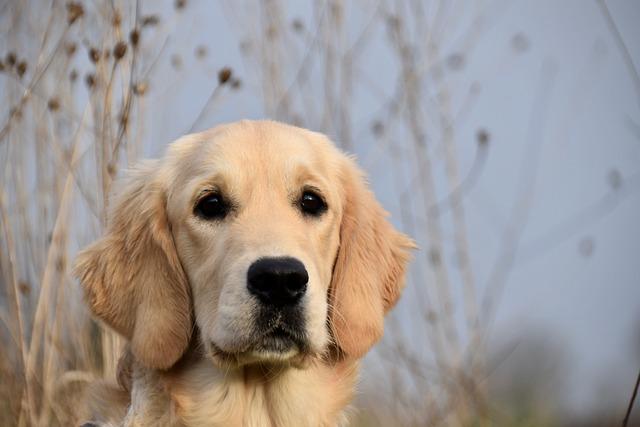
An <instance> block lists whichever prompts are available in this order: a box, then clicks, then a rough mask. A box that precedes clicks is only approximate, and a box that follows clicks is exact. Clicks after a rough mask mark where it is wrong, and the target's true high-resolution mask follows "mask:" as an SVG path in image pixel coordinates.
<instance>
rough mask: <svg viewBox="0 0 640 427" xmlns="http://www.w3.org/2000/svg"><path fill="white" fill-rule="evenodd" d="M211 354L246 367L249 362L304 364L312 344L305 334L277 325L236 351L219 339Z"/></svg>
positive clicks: (212, 344) (223, 360)
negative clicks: (223, 346)
mask: <svg viewBox="0 0 640 427" xmlns="http://www.w3.org/2000/svg"><path fill="white" fill-rule="evenodd" d="M209 344H210V351H209V353H210V355H211V356H212V358H213V359H214V360H216V361H218V362H222V364H224V365H232V366H242V365H248V364H253V363H256V364H290V365H293V366H301V365H303V364H304V361H305V360H306V359H308V358H309V357H310V352H309V346H308V344H307V340H306V338H305V337H304V335H303V334H301V333H299V332H297V331H295V330H293V329H291V328H289V327H287V326H286V325H277V326H275V327H272V328H270V329H268V330H266V331H264V332H262V333H260V334H255V337H254V338H253V339H251V340H249V341H248V343H247V344H246V345H244V346H243V347H242V348H239V349H237V350H234V351H227V350H224V349H222V348H220V346H218V345H217V344H216V343H215V342H213V341H212V342H210V343H209Z"/></svg>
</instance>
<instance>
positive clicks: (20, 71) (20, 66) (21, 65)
mask: <svg viewBox="0 0 640 427" xmlns="http://www.w3.org/2000/svg"><path fill="white" fill-rule="evenodd" d="M26 72H27V63H26V62H25V61H20V62H19V63H18V66H17V67H16V73H18V77H22V76H24V73H26Z"/></svg>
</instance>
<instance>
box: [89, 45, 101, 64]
mask: <svg viewBox="0 0 640 427" xmlns="http://www.w3.org/2000/svg"><path fill="white" fill-rule="evenodd" d="M89 59H90V60H91V62H93V63H94V64H95V63H96V62H98V61H99V60H100V51H99V50H98V49H96V48H95V47H92V48H91V49H89Z"/></svg>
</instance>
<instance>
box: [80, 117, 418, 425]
mask: <svg viewBox="0 0 640 427" xmlns="http://www.w3.org/2000/svg"><path fill="white" fill-rule="evenodd" d="M112 210H113V211H112V216H111V218H110V224H109V226H108V229H107V232H106V235H105V236H104V237H103V238H102V239H101V240H99V241H97V242H96V243H94V244H93V245H91V246H90V247H88V248H87V249H85V250H84V251H82V252H81V253H80V255H79V256H78V259H77V263H76V267H75V272H76V275H77V276H78V277H79V278H80V280H81V282H82V285H83V288H84V290H85V294H86V301H87V303H88V304H89V307H90V308H91V311H92V312H93V313H94V314H95V316H97V317H98V318H99V319H100V320H102V321H103V322H104V323H106V324H107V325H108V326H110V327H111V328H113V329H114V330H115V331H117V332H118V333H120V334H121V335H123V336H124V337H126V338H127V339H128V341H129V347H128V350H127V354H126V355H125V363H124V365H125V368H124V369H123V372H125V374H124V376H125V377H127V379H126V380H125V381H124V382H126V383H129V382H130V403H129V405H128V407H127V408H122V409H121V413H122V414H124V419H120V420H117V419H113V418H111V419H109V417H108V416H105V415H101V414H99V412H102V410H103V409H106V410H107V411H106V412H108V413H119V411H120V410H119V409H118V408H108V406H109V405H110V403H108V402H110V400H108V399H103V400H102V401H101V402H103V403H102V405H100V404H97V405H96V404H94V405H93V408H94V409H93V412H94V413H93V414H91V417H93V421H94V422H96V423H98V424H99V423H101V422H102V423H111V424H115V425H125V426H156V425H166V426H247V427H248V426H273V427H275V426H335V425H344V424H345V423H346V421H345V420H346V415H345V408H346V407H347V405H348V404H349V401H350V399H351V397H352V394H353V389H354V385H355V382H356V377H357V370H358V369H357V368H358V361H359V360H360V358H362V356H363V355H364V354H365V353H366V352H367V351H368V350H369V349H370V348H371V346H372V345H373V344H374V343H375V342H376V341H378V339H379V338H380V337H381V336H382V330H383V317H384V315H385V313H386V312H387V311H388V310H389V309H391V307H392V306H393V305H394V304H395V302H396V301H397V299H398V297H399V294H400V291H401V289H402V286H403V280H404V277H403V276H404V271H405V267H406V264H407V261H408V259H409V251H410V250H411V249H412V248H413V246H414V245H413V242H412V241H411V240H410V239H409V238H407V237H406V236H404V235H403V234H401V233H399V232H397V231H396V230H395V229H394V228H393V227H392V225H391V224H390V223H389V222H388V221H387V219H386V213H385V211H384V210H383V209H382V208H381V206H380V205H379V204H378V202H377V201H376V200H375V198H374V196H373V194H372V193H371V191H369V190H368V189H367V186H366V183H365V181H364V178H363V176H362V173H361V172H360V170H359V169H358V168H357V167H356V165H355V163H354V161H353V160H352V159H351V158H349V157H347V156H345V155H344V154H342V153H341V152H340V151H339V150H338V149H337V148H335V147H334V146H333V144H332V143H331V142H330V141H329V140H328V139H327V138H326V137H325V136H323V135H321V134H318V133H314V132H311V131H308V130H304V129H300V128H296V127H292V126H288V125H284V124H281V123H276V122H272V121H242V122H238V123H233V124H228V125H222V126H218V127H216V128H214V129H212V130H209V131H206V132H202V133H198V134H194V135H188V136H185V137H183V138H181V139H179V140H178V141H176V142H175V143H173V144H171V145H170V146H169V148H168V150H167V152H166V154H165V156H164V158H163V159H161V160H154V161H148V162H144V163H142V164H140V165H139V166H138V167H137V168H136V169H134V170H133V171H131V172H130V173H129V175H128V177H127V178H126V180H125V183H124V185H123V186H122V188H121V189H120V191H119V192H118V193H117V197H116V198H115V200H114V202H113V206H112ZM127 372H130V373H129V374H127ZM111 401H116V400H115V399H112V400H111ZM100 406H102V408H100ZM105 407H106V408H105Z"/></svg>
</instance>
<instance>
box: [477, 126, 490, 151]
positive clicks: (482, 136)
mask: <svg viewBox="0 0 640 427" xmlns="http://www.w3.org/2000/svg"><path fill="white" fill-rule="evenodd" d="M476 140H477V141H478V145H479V146H480V147H486V146H487V145H489V132H487V130H486V129H480V130H478V132H477V133H476Z"/></svg>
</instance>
